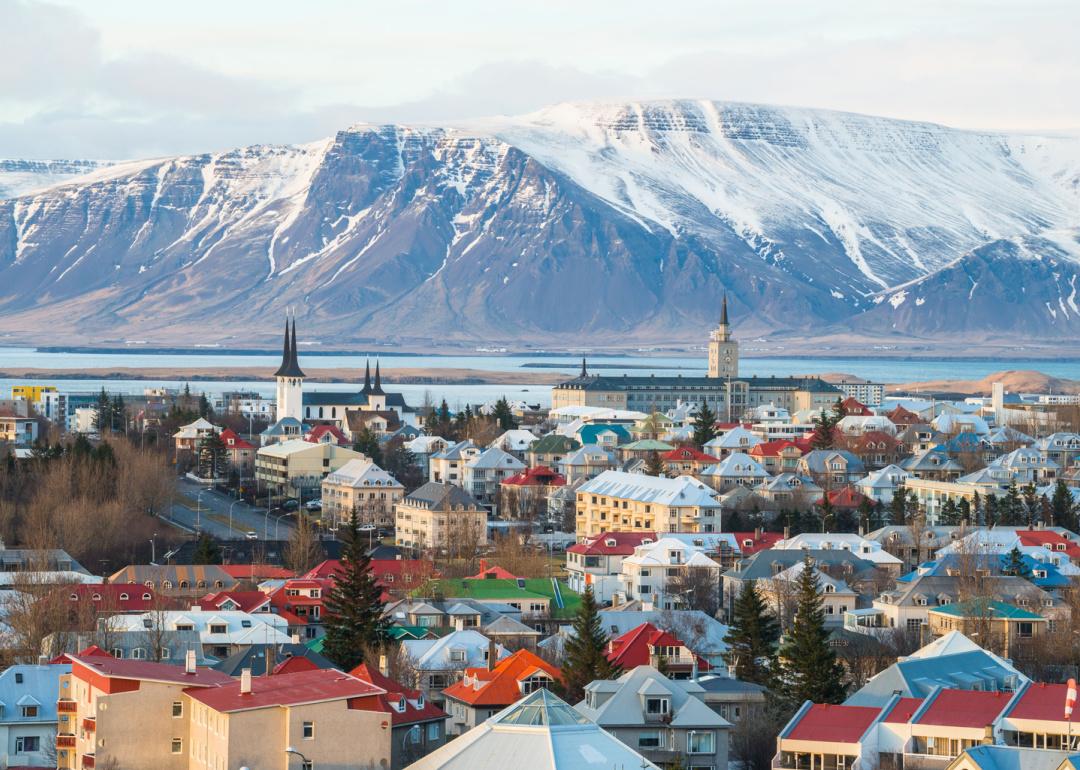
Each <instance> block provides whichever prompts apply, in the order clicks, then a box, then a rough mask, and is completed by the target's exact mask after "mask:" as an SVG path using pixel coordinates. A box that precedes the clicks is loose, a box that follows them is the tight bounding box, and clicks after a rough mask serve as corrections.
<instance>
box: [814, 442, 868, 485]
mask: <svg viewBox="0 0 1080 770" xmlns="http://www.w3.org/2000/svg"><path fill="white" fill-rule="evenodd" d="M797 473H799V474H801V475H803V476H808V477H810V478H812V479H813V480H814V483H815V484H817V485H818V486H820V487H822V488H823V489H825V488H829V487H837V486H841V485H842V484H851V483H854V482H856V481H858V480H859V479H860V478H862V477H863V476H865V475H866V466H865V465H864V464H863V461H862V460H861V459H859V458H858V457H856V456H855V455H854V454H852V453H851V452H849V451H848V450H846V449H812V450H811V451H809V452H807V453H806V454H804V455H803V456H802V457H800V458H799V464H798V466H797Z"/></svg>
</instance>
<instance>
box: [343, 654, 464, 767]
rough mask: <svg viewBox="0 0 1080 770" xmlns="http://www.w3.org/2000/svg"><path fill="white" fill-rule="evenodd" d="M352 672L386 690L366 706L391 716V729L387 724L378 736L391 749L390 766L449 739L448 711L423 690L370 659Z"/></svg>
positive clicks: (412, 759)
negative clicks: (396, 676) (390, 673)
mask: <svg viewBox="0 0 1080 770" xmlns="http://www.w3.org/2000/svg"><path fill="white" fill-rule="evenodd" d="M349 673H350V675H352V676H354V677H356V678H357V679H359V680H361V681H363V682H367V683H368V684H371V685H373V686H375V687H378V688H379V689H380V690H383V693H382V694H380V695H375V696H373V697H371V698H365V699H364V700H363V702H362V703H363V708H364V709H366V710H369V711H376V712H379V713H381V714H383V715H384V716H383V719H384V721H385V720H386V719H387V718H389V720H390V730H386V729H385V728H384V729H383V730H381V731H380V732H379V733H378V736H377V739H378V740H380V741H382V742H384V747H385V748H386V749H389V752H388V753H389V755H390V768H389V770H401V768H404V767H405V766H407V765H409V764H411V763H413V762H415V761H417V760H418V759H420V758H421V757H423V756H426V755H427V754H430V753H431V752H432V751H435V749H438V748H441V747H442V746H443V745H444V744H445V743H446V737H447V734H446V718H447V714H446V712H445V711H443V710H442V709H441V708H439V707H438V706H436V705H435V704H434V703H432V702H431V701H429V700H428V699H427V698H425V697H424V694H423V693H422V692H420V691H419V690H414V689H411V688H408V687H405V686H404V685H402V684H400V683H399V682H396V681H395V680H393V679H391V678H390V677H389V676H387V675H386V671H385V668H383V669H377V668H375V667H374V666H371V665H369V664H367V663H361V664H360V665H359V666H357V667H356V668H354V669H353V670H352V671H350V672H349ZM380 727H382V724H381V723H380ZM370 737H372V736H370V735H369V736H365V738H370ZM387 744H388V745H387Z"/></svg>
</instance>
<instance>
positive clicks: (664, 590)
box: [615, 537, 720, 610]
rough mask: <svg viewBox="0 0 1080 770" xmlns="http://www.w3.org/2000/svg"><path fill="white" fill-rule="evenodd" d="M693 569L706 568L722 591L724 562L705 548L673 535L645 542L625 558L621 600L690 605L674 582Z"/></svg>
mask: <svg viewBox="0 0 1080 770" xmlns="http://www.w3.org/2000/svg"><path fill="white" fill-rule="evenodd" d="M689 570H703V571H704V572H705V574H708V575H710V576H711V579H712V580H713V581H714V582H715V584H716V593H717V595H719V593H720V565H719V564H717V563H716V562H715V561H713V560H712V559H710V558H709V557H708V556H706V555H705V553H704V549H703V548H699V547H696V546H694V545H691V544H688V543H686V542H684V541H682V540H678V539H675V538H671V537H661V538H660V539H659V540H657V541H656V542H653V543H642V544H641V545H639V546H637V547H636V548H635V549H634V553H633V554H632V555H630V556H627V557H626V558H624V559H623V560H622V568H621V574H620V577H619V582H620V588H619V591H618V592H617V593H616V595H615V596H616V599H617V600H618V601H620V602H621V601H631V600H634V599H641V600H642V601H648V602H651V603H652V604H653V606H655V607H658V608H660V609H665V610H682V609H689V608H688V607H687V606H686V599H685V596H684V594H683V593H681V592H680V591H679V590H678V589H677V588H675V589H673V584H674V583H675V581H677V580H678V579H679V578H680V577H681V576H683V575H685V574H686V573H687V571H689Z"/></svg>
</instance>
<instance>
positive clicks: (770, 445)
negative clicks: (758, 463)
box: [747, 438, 802, 457]
mask: <svg viewBox="0 0 1080 770" xmlns="http://www.w3.org/2000/svg"><path fill="white" fill-rule="evenodd" d="M788 447H791V448H792V449H795V450H797V451H798V452H799V453H800V454H801V453H802V450H801V449H799V445H798V444H796V443H795V442H794V441H791V440H790V439H786V438H778V439H773V440H772V441H765V442H762V443H760V444H757V445H756V446H752V447H750V449H748V450H747V452H748V453H749V454H750V455H752V456H754V457H779V456H780V453H781V452H782V451H783V450H785V449H787V448H788Z"/></svg>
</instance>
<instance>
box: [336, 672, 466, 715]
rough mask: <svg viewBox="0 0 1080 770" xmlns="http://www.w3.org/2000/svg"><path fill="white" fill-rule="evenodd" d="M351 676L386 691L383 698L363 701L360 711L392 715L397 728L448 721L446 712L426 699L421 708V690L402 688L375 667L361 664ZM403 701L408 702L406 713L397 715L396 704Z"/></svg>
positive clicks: (381, 696)
mask: <svg viewBox="0 0 1080 770" xmlns="http://www.w3.org/2000/svg"><path fill="white" fill-rule="evenodd" d="M350 673H351V674H352V675H353V676H355V677H356V678H357V679H360V680H362V681H365V682H370V683H371V684H372V685H374V686H375V687H378V688H379V689H381V690H385V691H386V692H385V693H384V694H382V695H376V696H374V697H373V698H365V699H363V700H362V701H360V702H359V703H358V704H357V706H356V707H357V708H360V709H363V710H365V711H381V712H383V713H387V714H390V722H391V724H395V725H401V724H411V723H413V722H428V721H431V720H434V719H446V712H445V711H443V710H442V709H441V708H439V707H438V706H436V705H435V704H434V703H432V702H431V701H429V700H427V699H426V698H425V699H424V700H423V705H418V704H419V703H420V702H421V700H420V698H421V694H420V691H419V690H410V689H408V688H406V687H403V686H402V685H400V684H398V683H397V682H395V681H394V680H393V679H391V678H390V677H388V676H386V675H385V674H383V673H382V672H381V671H379V670H378V669H376V668H375V667H374V666H369V665H368V664H366V663H361V664H360V665H359V666H357V667H356V668H354V669H353V670H352V671H351V672H350ZM402 698H405V709H404V711H398V709H396V708H394V705H393V704H395V703H400V702H401V699H402Z"/></svg>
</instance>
